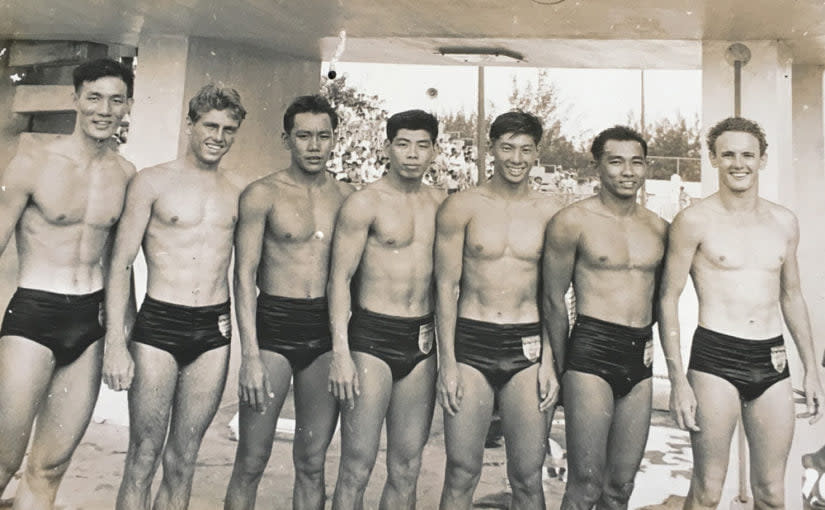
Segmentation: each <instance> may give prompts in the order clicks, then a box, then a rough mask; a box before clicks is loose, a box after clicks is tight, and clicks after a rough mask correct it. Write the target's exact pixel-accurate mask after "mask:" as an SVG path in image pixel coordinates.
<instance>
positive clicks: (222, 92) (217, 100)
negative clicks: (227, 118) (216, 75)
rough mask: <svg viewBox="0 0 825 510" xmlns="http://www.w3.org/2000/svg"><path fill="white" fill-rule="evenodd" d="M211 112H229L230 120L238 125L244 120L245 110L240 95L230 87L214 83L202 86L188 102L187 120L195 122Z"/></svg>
mask: <svg viewBox="0 0 825 510" xmlns="http://www.w3.org/2000/svg"><path fill="white" fill-rule="evenodd" d="M212 110H219V111H220V110H229V111H230V115H232V118H233V119H235V120H237V121H238V123H239V124H240V123H241V122H243V120H244V119H245V118H246V109H245V108H244V107H243V106H242V105H241V95H240V94H238V91H237V90H235V89H233V88H230V87H219V86H217V85H215V84H214V83H210V84H208V85H204V86H203V87H201V89H200V90H199V91H198V93H197V94H195V95H194V96H192V99H190V100H189V113H188V114H187V115H188V117H189V120H190V121H192V122H193V123H194V122H197V121H198V119H200V118H201V115H203V114H204V113H207V112H210V111H212Z"/></svg>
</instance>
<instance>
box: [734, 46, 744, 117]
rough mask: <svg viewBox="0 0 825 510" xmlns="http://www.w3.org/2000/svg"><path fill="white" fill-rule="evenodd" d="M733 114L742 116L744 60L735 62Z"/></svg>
mask: <svg viewBox="0 0 825 510" xmlns="http://www.w3.org/2000/svg"><path fill="white" fill-rule="evenodd" d="M733 116H734V117H741V116H742V61H741V60H736V61H734V62H733Z"/></svg>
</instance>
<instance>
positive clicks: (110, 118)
mask: <svg viewBox="0 0 825 510" xmlns="http://www.w3.org/2000/svg"><path fill="white" fill-rule="evenodd" d="M75 83H76V88H75V93H74V104H75V108H76V109H77V120H76V121H75V129H74V132H73V133H72V134H71V135H70V136H67V137H62V138H59V139H57V140H55V141H54V142H49V143H45V144H42V145H40V146H38V147H37V148H36V150H32V151H21V152H19V153H18V154H17V155H16V156H15V157H14V159H13V160H12V161H11V163H9V166H8V167H7V168H6V171H5V172H4V173H3V174H2V177H0V252H2V251H3V250H4V249H5V247H6V246H7V244H8V242H9V239H10V238H11V234H12V232H16V239H17V253H18V261H19V271H18V276H17V283H18V286H19V287H18V289H17V292H15V294H14V296H13V297H12V299H11V302H9V305H8V309H7V310H6V313H5V314H4V318H3V326H2V330H0V409H2V411H0V494H2V493H3V490H4V489H5V488H6V485H7V484H8V483H9V480H11V477H12V476H13V475H14V473H15V472H16V471H17V469H18V468H19V467H20V463H21V462H22V459H23V455H24V453H25V451H26V446H27V444H28V442H29V435H30V433H31V430H32V423H33V422H34V419H35V417H37V428H36V429H35V431H34V437H33V439H32V442H31V445H32V447H31V452H30V454H29V457H28V461H27V465H26V472H25V474H24V475H23V479H22V482H21V484H20V486H19V487H18V489H17V495H16V498H15V508H51V506H52V505H53V504H54V498H55V495H56V494H57V488H58V486H59V484H60V481H61V480H62V478H63V475H64V474H65V472H66V469H67V468H68V466H69V461H70V460H71V457H72V454H73V453H74V450H75V448H76V447H77V445H78V444H79V443H80V439H81V437H83V433H84V432H85V430H86V427H87V426H88V424H89V419H90V418H91V416H92V410H93V409H94V405H95V402H96V400H97V394H98V390H99V389H100V366H101V360H102V356H103V344H102V342H99V341H98V340H100V339H101V338H103V335H104V328H103V326H104V325H103V323H102V314H101V311H102V308H103V281H104V278H105V275H106V272H107V271H108V270H109V254H110V252H109V250H110V246H111V235H110V234H111V233H112V232H113V230H114V228H115V226H116V225H117V222H118V218H119V217H120V214H121V211H122V209H123V199H124V194H125V191H126V185H127V183H128V181H129V179H130V178H131V177H132V176H133V175H134V173H135V168H134V166H133V165H132V164H131V163H129V162H127V161H126V160H124V159H123V158H122V157H121V156H119V155H118V154H117V153H116V152H115V150H114V149H113V146H114V144H112V143H111V139H112V135H113V134H114V133H115V131H116V130H117V128H118V126H119V125H120V121H121V120H122V119H123V117H124V116H125V115H126V114H127V113H128V112H129V108H130V107H131V105H132V99H131V83H132V74H131V71H130V70H129V69H128V68H125V67H124V66H122V65H121V64H119V63H117V62H114V61H110V60H96V61H92V62H88V63H86V64H82V65H81V66H80V67H78V68H77V69H76V70H75ZM132 315H134V312H132ZM128 322H129V321H127V323H126V324H123V325H122V326H128V325H130V324H128Z"/></svg>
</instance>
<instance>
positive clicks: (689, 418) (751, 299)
mask: <svg viewBox="0 0 825 510" xmlns="http://www.w3.org/2000/svg"><path fill="white" fill-rule="evenodd" d="M766 148H767V143H766V141H765V135H764V133H763V132H762V129H761V128H760V127H759V125H758V124H756V123H755V122H753V121H750V120H747V119H742V118H729V119H725V120H723V121H722V122H720V123H719V124H717V125H716V126H714V127H713V128H711V130H710V131H709V133H708V151H709V156H710V162H711V164H712V165H713V166H714V167H715V168H716V169H717V170H718V172H719V191H718V192H716V193H714V194H713V195H711V196H709V197H708V198H706V199H704V200H702V201H701V202H698V203H697V204H694V205H692V206H690V207H688V208H686V209H684V210H683V211H681V212H680V213H679V214H678V215H677V216H676V218H675V219H674V220H673V225H672V227H671V229H670V240H669V244H668V249H667V257H666V262H665V271H664V275H663V278H662V292H661V298H660V306H661V310H662V311H661V318H660V321H659V331H660V336H661V339H662V347H663V349H664V352H665V357H666V359H667V363H668V372H669V376H670V381H671V395H670V408H671V412H673V413H674V414H675V417H676V421H677V422H678V424H679V426H680V427H682V428H687V429H689V430H690V433H691V442H692V445H693V463H694V464H693V478H692V479H691V484H690V490H689V491H688V495H687V500H686V501H685V508H691V509H692V508H716V506H717V505H718V504H719V499H720V498H721V494H722V487H723V486H724V483H725V475H726V473H727V468H728V456H729V450H730V442H731V437H732V435H733V430H734V428H735V426H736V422H737V420H738V419H739V416H740V412H741V418H742V422H743V425H744V428H745V432H746V435H747V440H748V443H749V445H750V448H749V450H750V453H751V462H750V464H751V465H750V469H749V471H750V473H751V487H752V490H753V499H754V508H784V507H785V467H786V463H787V458H788V452H789V451H790V447H791V440H792V438H793V429H794V410H793V405H794V404H793V398H792V392H791V381H790V378H789V373H788V367H787V356H786V353H785V342H784V339H783V337H782V330H783V318H784V323H785V325H787V327H788V330H789V331H790V333H791V336H793V339H794V341H795V342H796V346H797V350H798V351H799V355H800V358H801V359H802V365H803V369H804V371H805V375H804V377H803V389H804V394H805V395H804V397H805V401H806V404H807V413H804V416H809V417H810V418H811V422H814V421H816V420H818V419H819V418H820V417H821V416H822V404H823V400H822V399H823V393H822V386H821V383H820V380H819V375H818V374H817V360H816V359H814V349H813V341H812V339H811V326H810V321H809V319H808V310H807V307H806V305H805V299H804V297H803V296H802V290H801V288H800V281H799V267H798V263H797V258H796V249H797V245H798V243H799V226H798V223H797V219H796V216H794V214H793V213H792V212H791V211H789V210H788V209H786V208H784V207H782V206H780V205H778V204H775V203H773V202H769V201H767V200H765V199H763V198H760V197H759V171H760V170H761V169H762V168H763V167H764V165H765V162H766V161H767V154H766V153H765V149H766ZM688 274H690V276H691V277H692V278H693V284H694V287H695V288H696V293H697V297H698V298H699V326H698V327H697V329H696V333H695V334H694V336H693V344H692V346H691V353H690V364H689V366H688V372H687V376H685V373H684V370H683V366H682V358H681V353H680V350H679V344H680V341H679V315H678V302H679V295H680V294H681V293H682V289H683V288H684V286H685V282H686V280H687V277H688ZM780 309H781V311H782V313H781V314H780V313H779V311H780Z"/></svg>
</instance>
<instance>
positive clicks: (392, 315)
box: [328, 110, 444, 510]
mask: <svg viewBox="0 0 825 510" xmlns="http://www.w3.org/2000/svg"><path fill="white" fill-rule="evenodd" d="M437 136H438V122H437V121H436V119H435V117H433V116H432V115H430V114H429V113H426V112H423V111H421V110H410V111H405V112H401V113H397V114H395V115H393V116H392V117H390V118H389V120H387V142H386V145H385V147H386V152H387V156H388V157H389V159H390V170H389V173H388V174H387V175H386V176H385V177H383V178H381V179H379V180H378V181H376V182H374V183H372V184H370V185H368V186H367V187H365V188H364V189H363V190H361V191H358V192H355V193H353V194H352V195H351V196H350V197H349V198H348V199H347V200H346V202H344V205H343V207H342V208H341V213H340V215H339V217H338V222H337V223H336V226H335V241H334V243H333V252H332V268H331V269H330V278H329V287H328V293H329V300H330V301H329V304H330V325H331V329H332V349H333V358H332V365H331V367H330V374H329V387H330V391H331V392H332V394H333V395H335V397H336V398H337V399H338V400H339V401H340V402H341V404H342V409H341V429H342V430H341V464H340V467H339V469H338V482H337V484H336V486H335V496H334V500H333V508H334V509H336V510H350V509H354V508H359V509H360V508H363V500H364V489H365V488H366V486H367V482H368V481H369V477H370V472H371V471H372V467H373V465H374V464H375V456H376V454H377V453H378V443H379V439H380V437H381V428H382V425H383V423H384V419H385V418H386V420H387V483H386V485H385V486H384V491H383V494H382V495H381V502H380V506H379V508H381V509H389V510H395V509H412V508H415V501H416V485H417V482H418V473H419V471H420V469H421V453H422V451H423V449H424V445H425V444H426V442H427V438H428V437H429V434H430V424H431V422H432V416H433V408H434V407H435V372H436V359H435V356H433V354H435V349H434V343H435V327H434V323H433V288H432V287H433V280H432V274H433V262H432V260H433V256H432V254H433V241H434V238H435V213H436V210H437V209H438V206H439V204H440V203H441V201H442V200H443V198H444V193H443V192H442V191H440V190H437V189H435V188H428V187H426V186H424V185H423V184H422V182H421V178H422V177H423V176H424V172H426V171H427V169H428V168H429V166H430V163H431V162H432V160H433V157H434V156H435V140H436V138H437ZM353 279H354V280H355V281H354V282H353ZM351 282H352V283H354V290H355V297H354V298H353V296H351V295H350V283H351ZM350 311H352V317H351V318H350V319H349V326H347V319H348V317H349V315H350Z"/></svg>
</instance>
